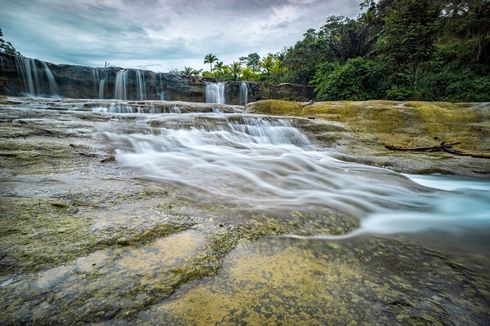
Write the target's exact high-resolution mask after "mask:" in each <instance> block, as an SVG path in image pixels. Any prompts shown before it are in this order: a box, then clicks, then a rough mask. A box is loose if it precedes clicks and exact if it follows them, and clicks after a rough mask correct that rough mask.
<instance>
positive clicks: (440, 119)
mask: <svg viewBox="0 0 490 326" xmlns="http://www.w3.org/2000/svg"><path fill="white" fill-rule="evenodd" d="M247 110H248V111H250V112H256V113H263V114H273V115H292V116H299V117H315V118H322V119H325V120H331V121H338V122H342V123H345V124H346V125H347V126H349V127H350V129H351V130H352V131H353V132H354V133H355V135H356V136H357V137H358V139H359V140H361V141H365V142H374V143H377V144H378V145H386V144H393V145H400V146H408V145H409V146H427V145H434V144H439V143H440V142H442V141H446V142H461V145H460V147H461V148H464V149H466V150H477V151H478V150H479V151H485V150H489V149H490V140H489V137H490V112H489V111H488V110H484V109H481V108H478V107H477V105H472V104H468V103H466V104H465V103H463V104H453V103H445V102H391V101H364V102H352V101H340V102H317V103H313V104H309V105H308V104H306V103H297V102H287V101H278V100H267V101H259V102H255V103H251V104H249V105H248V106H247Z"/></svg>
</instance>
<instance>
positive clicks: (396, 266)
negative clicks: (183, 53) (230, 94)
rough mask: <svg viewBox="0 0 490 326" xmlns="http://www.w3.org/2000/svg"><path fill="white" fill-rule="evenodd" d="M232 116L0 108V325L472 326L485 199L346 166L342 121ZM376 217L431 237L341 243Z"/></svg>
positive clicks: (483, 250) (111, 108)
mask: <svg viewBox="0 0 490 326" xmlns="http://www.w3.org/2000/svg"><path fill="white" fill-rule="evenodd" d="M253 105H254V104H252V105H250V106H249V107H247V109H248V110H250V109H251V107H253ZM294 105H297V104H294ZM244 110H245V108H244V107H242V106H229V105H217V104H202V103H201V104H196V103H183V102H161V101H113V100H109V101H108V100H106V101H104V100H68V99H65V100H50V99H47V100H42V99H34V100H26V99H19V98H15V99H8V98H4V99H2V103H1V104H0V136H1V137H0V157H1V160H0V164H1V165H0V177H1V182H2V187H1V188H0V191H1V192H0V201H1V205H0V207H1V208H0V223H1V225H0V230H2V231H1V233H0V257H1V260H0V263H1V267H2V268H1V272H0V297H1V298H2V300H0V323H5V324H12V323H38V324H48V323H92V322H98V323H102V324H121V325H124V324H135V323H136V324H138V323H139V324H148V323H153V324H155V323H166V324H170V323H171V324H198V325H207V324H210V323H211V324H212V323H220V322H222V323H230V324H238V323H240V322H243V321H245V322H248V323H249V324H266V323H281V322H282V323H285V324H288V323H299V322H306V323H309V324H325V323H327V324H329V323H330V324H348V323H366V324H370V323H373V321H375V322H376V323H384V324H397V323H403V324H411V323H422V324H433V323H454V324H462V323H464V324H468V325H484V324H486V323H488V321H489V320H490V316H489V315H488V311H489V307H488V302H489V293H490V288H489V284H490V279H489V276H488V273H487V271H488V269H489V268H490V256H489V255H488V250H487V249H488V245H489V244H488V240H485V239H488V232H489V231H488V230H489V229H488V223H487V219H485V217H484V216H483V217H482V211H483V212H484V211H485V207H486V206H485V205H488V204H486V203H488V200H487V199H488V192H485V191H484V190H478V189H477V188H476V189H473V190H471V189H470V190H464V189H459V188H457V189H456V190H452V191H445V190H438V189H434V188H427V187H424V186H423V185H421V184H418V183H415V182H413V181H412V180H411V179H409V178H407V177H405V176H403V175H400V174H398V173H395V172H393V171H390V170H387V169H380V168H377V167H372V166H366V165H363V164H358V163H353V162H351V160H352V159H349V158H352V157H355V156H354V154H352V153H351V154H350V155H349V156H348V157H347V156H346V155H347V154H346V153H347V152H346V153H342V152H338V151H337V148H338V147H337V145H336V142H337V141H340V142H347V141H350V142H351V143H349V144H352V145H350V146H352V147H355V146H354V145H355V144H356V142H355V141H354V140H353V139H352V137H353V136H354V135H356V133H355V132H353V131H351V130H350V128H352V127H351V126H352V125H350V124H349V123H348V122H347V121H346V122H340V121H332V120H333V119H329V120H328V121H327V120H323V119H320V118H319V117H316V119H309V118H308V117H310V114H308V115H305V116H304V117H298V118H295V117H274V116H270V115H257V114H250V113H246V112H244ZM138 112H139V113H138ZM271 114H277V113H274V112H271ZM485 132H486V131H485ZM380 134H382V133H380ZM346 135H347V136H348V137H347V136H346ZM326 136H329V137H337V138H335V141H330V140H329V138H322V137H326ZM362 137H368V138H369V137H371V136H370V135H366V134H364V135H362ZM369 139H372V138H369ZM329 144H333V145H329ZM357 144H358V146H360V145H359V144H361V143H359V142H357ZM373 146H374V147H373V148H374V149H378V148H380V147H381V145H373ZM349 148H350V147H349ZM340 149H342V146H341V147H340ZM374 149H373V150H374ZM414 155H418V154H414ZM434 155H435V154H434ZM443 155H444V154H443ZM423 157H424V158H425V159H426V160H427V161H430V160H432V156H431V155H425V154H424V156H423ZM338 158H341V159H342V160H339V159H338ZM399 159H400V160H401V158H399ZM418 159H420V160H421V161H423V159H422V158H418ZM458 159H459V158H458ZM441 161H442V160H441ZM444 161H452V159H446V160H444ZM430 164H431V166H434V163H432V162H431V163H430ZM465 164H466V163H465ZM467 164H470V163H467ZM373 165H374V164H373ZM439 166H442V167H444V168H445V169H449V167H451V165H448V166H446V165H443V164H441V163H439ZM468 166H471V165H468ZM482 168H483V169H485V166H483V167H482V166H480V169H482ZM466 169H468V168H466V167H465V169H464V170H461V171H466ZM407 171H408V170H407ZM462 174H463V175H464V174H465V173H462ZM468 174H469V173H468ZM465 187H466V186H465ZM472 187H473V186H472ZM485 189H486V188H485ZM451 198H452V199H454V200H450V201H451V202H453V203H456V204H457V205H458V206H460V207H463V208H465V209H464V210H461V209H460V210H459V211H458V212H460V213H461V214H462V218H461V219H451V220H448V219H447V218H446V217H447V216H446V213H447V211H445V210H444V209H445V207H440V206H439V205H438V203H439V202H440V201H441V200H446V201H447V200H448V199H451ZM456 199H457V200H459V201H458V202H457V201H456ZM468 203H469V204H468ZM470 208H471V209H470ZM376 212H379V213H383V212H384V213H387V214H388V215H389V216H392V217H400V216H394V215H392V214H394V213H397V214H400V215H401V214H402V213H405V216H402V217H403V218H408V220H406V221H408V225H412V224H413V223H416V224H417V225H424V223H422V222H421V221H424V220H431V221H432V222H431V223H432V224H429V227H428V228H423V229H422V230H419V231H418V232H414V231H413V230H408V229H407V228H406V227H404V223H405V222H404V223H397V224H396V225H397V227H398V229H396V232H394V233H393V232H392V233H390V232H387V233H386V232H381V231H380V230H381V229H382V227H385V226H386V225H388V226H390V225H392V224H393V223H391V222H390V220H389V219H388V220H386V219H385V220H384V222H382V223H384V224H382V225H378V226H375V228H374V229H372V228H371V229H370V230H374V231H370V232H364V231H363V232H362V233H361V234H359V235H357V236H356V235H355V234H356V231H357V230H361V231H362V230H364V229H363V225H364V224H365V222H368V221H373V219H371V220H370V219H369V218H370V217H372V218H374V221H378V222H377V223H381V222H379V221H380V220H379V217H380V215H375V214H373V213H376ZM421 212H429V213H432V215H430V216H426V215H420V213H421ZM458 214H459V213H458ZM414 217H415V218H417V217H418V218H422V220H421V221H417V220H413V218H414ZM376 218H378V219H376ZM397 221H398V222H399V221H400V219H397ZM401 221H402V222H403V220H401ZM455 221H456V222H455ZM461 221H467V222H468V223H467V224H463V225H461V224H458V223H460V222H461ZM454 222H455V224H452V223H454ZM363 223H364V224H363ZM451 225H452V226H453V227H455V228H457V229H458V232H454V230H452V229H450V228H449V229H448V226H451ZM370 227H373V226H372V225H371V226H370ZM448 230H449V231H448Z"/></svg>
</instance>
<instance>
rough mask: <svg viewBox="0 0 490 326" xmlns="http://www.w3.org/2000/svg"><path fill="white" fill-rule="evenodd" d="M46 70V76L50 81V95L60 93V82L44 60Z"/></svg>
mask: <svg viewBox="0 0 490 326" xmlns="http://www.w3.org/2000/svg"><path fill="white" fill-rule="evenodd" d="M43 66H44V71H45V72H46V77H47V78H48V83H49V95H51V96H53V95H60V90H59V88H58V84H57V83H56V79H55V78H54V75H53V73H52V72H51V70H49V67H48V65H47V64H46V63H45V62H43Z"/></svg>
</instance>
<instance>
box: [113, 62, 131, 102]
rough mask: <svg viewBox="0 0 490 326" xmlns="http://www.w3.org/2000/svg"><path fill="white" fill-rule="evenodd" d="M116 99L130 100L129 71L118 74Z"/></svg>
mask: <svg viewBox="0 0 490 326" xmlns="http://www.w3.org/2000/svg"><path fill="white" fill-rule="evenodd" d="M114 98H116V99H119V100H127V99H128V70H126V69H123V70H119V71H118V72H117V73H116V86H115V90H114Z"/></svg>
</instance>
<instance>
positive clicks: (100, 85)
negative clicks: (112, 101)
mask: <svg viewBox="0 0 490 326" xmlns="http://www.w3.org/2000/svg"><path fill="white" fill-rule="evenodd" d="M104 86H105V79H101V80H100V83H99V99H101V100H103V99H104Z"/></svg>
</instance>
